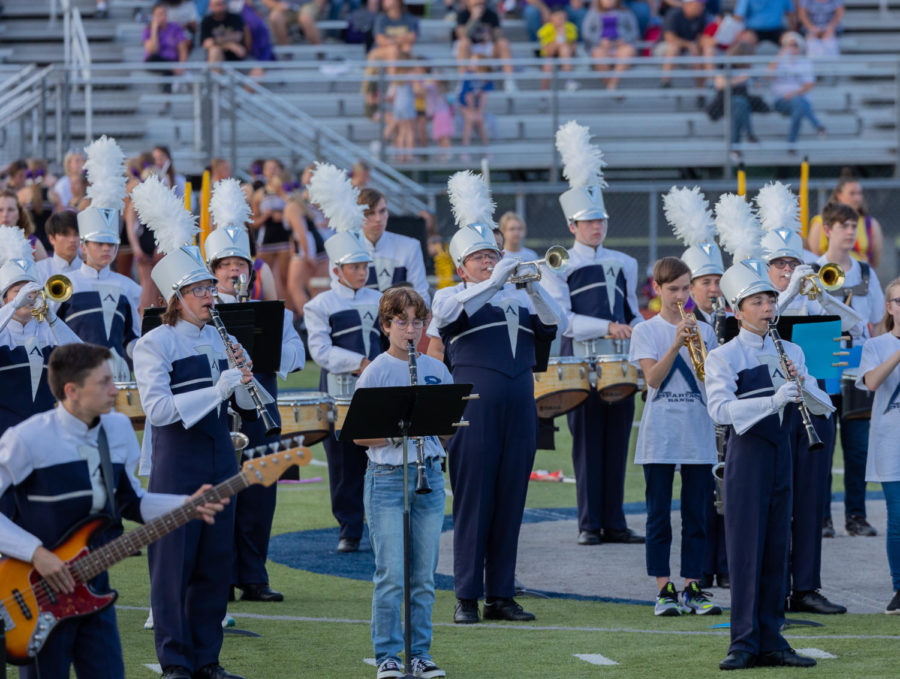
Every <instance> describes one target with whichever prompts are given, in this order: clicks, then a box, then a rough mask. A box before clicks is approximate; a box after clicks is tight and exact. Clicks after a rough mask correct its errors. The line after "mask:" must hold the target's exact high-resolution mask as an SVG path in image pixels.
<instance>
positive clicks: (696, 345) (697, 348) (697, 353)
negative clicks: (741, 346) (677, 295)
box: [678, 301, 706, 382]
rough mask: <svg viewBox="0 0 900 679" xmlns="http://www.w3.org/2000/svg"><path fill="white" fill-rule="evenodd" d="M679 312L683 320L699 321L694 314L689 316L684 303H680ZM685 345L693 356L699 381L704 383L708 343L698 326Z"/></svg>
mask: <svg viewBox="0 0 900 679" xmlns="http://www.w3.org/2000/svg"><path fill="white" fill-rule="evenodd" d="M678 312H679V313H680V314H681V318H682V320H687V319H689V318H690V319H693V320H694V322H696V321H697V317H696V316H694V314H689V313H687V312H686V311H685V310H684V302H681V301H679V302H678ZM684 345H685V346H686V347H687V348H688V353H689V354H690V355H691V363H692V364H693V366H694V372H695V373H696V374H697V379H698V380H700V381H701V382H704V381H705V380H706V368H705V367H704V365H703V364H704V363H705V362H706V343H705V342H704V341H703V338H702V337H701V336H700V330H699V329H698V328H697V326H696V325H695V326H694V328H693V329H692V330H691V334H690V336H689V337H688V338H687V339H686V340H685V341H684Z"/></svg>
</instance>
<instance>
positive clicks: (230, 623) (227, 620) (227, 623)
mask: <svg viewBox="0 0 900 679" xmlns="http://www.w3.org/2000/svg"><path fill="white" fill-rule="evenodd" d="M236 624H237V623H236V622H235V621H234V618H233V617H232V616H230V615H228V613H226V614H225V617H224V618H222V627H223V628H225V627H234V626H235V625H236Z"/></svg>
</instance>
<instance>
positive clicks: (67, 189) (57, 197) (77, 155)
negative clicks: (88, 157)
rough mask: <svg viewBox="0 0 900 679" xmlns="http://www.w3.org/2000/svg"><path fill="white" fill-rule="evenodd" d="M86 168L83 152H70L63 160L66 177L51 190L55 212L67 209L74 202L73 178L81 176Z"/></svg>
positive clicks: (61, 178) (58, 180) (59, 180)
mask: <svg viewBox="0 0 900 679" xmlns="http://www.w3.org/2000/svg"><path fill="white" fill-rule="evenodd" d="M83 168H84V154H83V153H82V152H81V151H69V152H67V153H66V155H65V157H64V158H63V170H64V171H65V176H64V177H60V178H59V179H57V180H56V183H55V184H54V185H53V187H52V188H51V189H50V200H51V201H53V205H54V208H53V211H54V212H58V211H59V210H63V209H66V208H67V207H68V205H69V203H70V202H71V201H72V185H71V182H72V177H73V176H75V175H81V172H82V169H83Z"/></svg>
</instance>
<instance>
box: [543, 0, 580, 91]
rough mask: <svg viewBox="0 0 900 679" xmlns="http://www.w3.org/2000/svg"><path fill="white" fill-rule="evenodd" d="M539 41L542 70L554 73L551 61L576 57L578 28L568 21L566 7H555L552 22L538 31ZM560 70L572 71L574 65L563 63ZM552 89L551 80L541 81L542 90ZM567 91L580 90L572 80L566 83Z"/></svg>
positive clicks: (551, 16)
mask: <svg viewBox="0 0 900 679" xmlns="http://www.w3.org/2000/svg"><path fill="white" fill-rule="evenodd" d="M538 40H539V41H540V43H541V56H542V57H544V65H543V66H542V67H541V69H542V70H543V71H544V72H546V73H550V72H552V71H553V63H551V62H550V61H549V60H550V59H556V58H560V59H571V58H572V57H574V56H575V50H576V48H577V45H578V28H577V26H576V25H575V24H574V23H572V22H571V21H569V20H568V14H567V13H566V8H565V7H560V6H557V7H554V8H553V10H552V11H551V12H550V21H548V22H547V23H546V24H544V25H543V26H541V28H540V30H539V31H538ZM559 68H560V70H562V71H567V72H568V71H571V70H572V64H570V63H566V62H563V63H562V64H561V65H560V67H559ZM549 87H550V80H549V79H547V78H544V79H543V80H542V81H541V89H544V90H546V89H547V88H549ZM566 89H567V90H569V91H570V92H574V91H575V90H577V89H578V83H577V82H575V81H574V80H572V79H569V80H567V81H566Z"/></svg>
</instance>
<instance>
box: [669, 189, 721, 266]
mask: <svg viewBox="0 0 900 679" xmlns="http://www.w3.org/2000/svg"><path fill="white" fill-rule="evenodd" d="M663 211H664V212H665V215H666V220H667V221H668V222H669V225H670V226H671V227H672V231H673V232H674V234H675V236H676V237H677V238H678V240H680V241H681V242H682V243H684V244H685V245H687V246H688V248H687V250H685V251H684V252H683V253H682V255H681V259H682V261H683V262H684V263H685V264H687V265H688V268H689V269H690V270H691V280H693V279H694V278H699V277H700V276H708V275H710V274H718V275H720V276H721V275H722V274H723V273H724V272H725V265H724V263H723V262H722V251H721V250H720V249H719V246H718V245H717V244H716V223H715V222H714V221H713V216H712V212H711V211H710V209H709V202H708V201H707V200H706V198H705V197H704V196H703V194H702V193H700V187H698V186H695V187H694V188H692V189H688V188H678V187H676V186H673V187H672V188H671V189H669V192H668V193H667V194H666V195H665V196H663Z"/></svg>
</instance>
